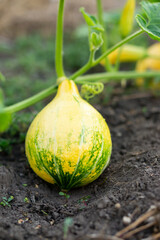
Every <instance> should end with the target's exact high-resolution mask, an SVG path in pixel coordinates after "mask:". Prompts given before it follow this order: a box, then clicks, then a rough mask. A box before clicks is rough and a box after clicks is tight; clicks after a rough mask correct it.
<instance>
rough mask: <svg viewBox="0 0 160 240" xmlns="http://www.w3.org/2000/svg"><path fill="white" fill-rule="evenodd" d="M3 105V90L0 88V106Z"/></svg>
mask: <svg viewBox="0 0 160 240" xmlns="http://www.w3.org/2000/svg"><path fill="white" fill-rule="evenodd" d="M3 106H4V96H3V90H2V88H0V108H2V107H3Z"/></svg>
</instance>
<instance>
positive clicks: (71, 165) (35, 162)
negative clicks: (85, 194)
mask: <svg viewBox="0 0 160 240" xmlns="http://www.w3.org/2000/svg"><path fill="white" fill-rule="evenodd" d="M111 150H112V142H111V136H110V131H109V128H108V126H107V124H106V122H105V120H104V118H103V117H102V116H101V114H100V113H99V112H98V111H97V110H96V109H95V108H93V107H92V106H91V105H90V104H89V103H87V102H86V101H85V100H83V99H82V98H81V96H80V94H79V92H78V89H77V86H76V84H75V83H74V82H73V81H72V80H64V81H63V82H62V83H61V84H60V85H59V87H58V92H57V95H56V97H55V98H54V99H53V100H52V101H51V102H50V103H49V104H48V105H47V106H46V107H45V108H44V109H43V110H42V111H41V112H40V113H39V114H38V115H37V116H36V118H35V119H34V120H33V122H32V124H31V126H30V128H29V130H28V133H27V137H26V155H27V158H28V160H29V163H30V166H31V168H32V169H33V170H34V172H35V173H36V174H37V175H38V176H39V177H41V178H42V179H44V180H45V181H47V182H49V183H53V184H57V185H58V186H59V187H60V188H61V189H62V190H66V191H67V190H70V189H71V188H74V187H80V186H83V185H86V184H88V183H90V182H92V181H94V180H95V179H97V178H98V177H99V176H100V174H101V173H102V172H103V171H104V169H105V168H106V167H107V165H108V164H109V160H110V156H111Z"/></svg>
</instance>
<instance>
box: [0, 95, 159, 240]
mask: <svg viewBox="0 0 160 240" xmlns="http://www.w3.org/2000/svg"><path fill="white" fill-rule="evenodd" d="M96 108H97V109H98V110H99V111H100V112H101V113H102V115H103V116H104V117H105V118H106V121H107V123H108V125H109V127H110V130H111V134H112V140H113V152H112V157H111V162H110V166H109V167H108V168H107V169H106V170H105V171H104V173H103V174H102V175H101V176H100V177H99V179H98V180H96V181H94V182H93V183H91V184H89V185H88V186H85V187H83V188H79V189H73V190H71V191H70V192H69V193H68V194H69V195H70V198H69V199H68V200H67V199H66V198H65V197H64V196H60V195H59V189H58V188H57V187H56V186H54V185H51V184H48V183H46V182H44V181H43V180H41V179H40V178H39V177H37V176H36V174H35V173H34V172H33V171H32V170H31V168H30V167H29V165H28V162H27V159H26V157H25V153H24V145H23V144H22V145H19V144H15V145H14V147H13V151H12V154H11V155H6V154H3V153H2V154H1V156H0V164H1V166H0V189H1V190H0V200H1V199H2V197H4V196H5V197H7V198H8V197H9V196H11V195H12V196H14V199H13V201H11V202H10V205H11V206H10V207H9V206H5V207H4V206H2V205H0V239H1V240H2V239H3V240H21V239H25V240H39V239H52V240H54V239H58V240H61V239H67V240H72V239H78V240H88V239H99V240H103V239H108V240H109V239H113V240H117V239H124V238H123V237H122V238H116V237H113V236H115V234H116V233H117V232H118V231H119V230H121V229H123V228H124V227H125V226H126V224H129V223H130V221H131V222H134V221H135V220H136V219H137V218H138V217H139V216H141V215H142V214H143V213H145V212H146V211H147V210H148V209H149V208H150V207H151V206H152V207H153V205H155V206H157V205H158V204H159V203H158V202H159V201H160V147H159V146H160V98H155V97H153V96H149V95H144V96H143V95H141V94H140V95H139V94H135V95H131V96H129V97H128V96H122V97H114V98H113V99H112V101H111V103H110V104H109V105H106V106H101V105H98V106H96ZM24 199H25V201H24ZM68 217H69V218H70V219H69V220H70V227H69V228H68V229H67V221H69V220H68ZM124 217H125V218H124ZM66 218H67V220H66ZM71 219H72V222H71ZM64 223H65V224H64ZM158 223H160V220H159V221H158ZM143 224H144V223H143ZM143 224H142V226H143ZM66 229H67V230H68V231H67V230H66ZM158 231H160V229H159V228H158V225H157V226H155V225H154V227H150V228H148V229H147V230H142V231H140V233H138V234H134V236H132V237H130V238H126V239H133V240H135V239H139V240H140V239H141V240H142V239H145V238H146V239H148V238H147V237H148V236H151V235H152V234H153V233H154V232H155V233H156V232H158ZM109 236H110V237H109ZM149 239H153V238H149ZM154 239H160V238H154Z"/></svg>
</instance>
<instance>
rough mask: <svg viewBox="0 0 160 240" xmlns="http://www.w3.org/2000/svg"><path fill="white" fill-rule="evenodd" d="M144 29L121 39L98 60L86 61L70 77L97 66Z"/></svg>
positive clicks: (73, 77) (75, 76)
mask: <svg viewBox="0 0 160 240" xmlns="http://www.w3.org/2000/svg"><path fill="white" fill-rule="evenodd" d="M143 32H144V31H143V30H139V31H137V32H135V33H133V34H132V35H130V36H128V37H126V38H124V39H123V40H122V41H120V42H119V43H117V44H116V45H114V46H113V47H111V48H110V49H108V50H107V51H106V52H105V53H104V54H102V55H101V56H100V57H99V58H98V59H97V60H95V61H94V62H93V63H92V64H91V63H90V61H88V62H87V63H86V65H84V66H83V67H82V68H81V69H79V70H78V71H77V72H75V73H74V74H73V75H71V76H70V77H69V79H72V80H74V79H76V78H77V77H79V76H81V75H83V74H84V73H85V72H87V71H88V70H89V69H90V68H92V67H94V66H96V65H97V64H99V63H100V62H101V61H102V60H103V59H104V58H105V57H106V56H108V55H109V54H110V53H111V52H113V51H114V50H116V49H117V48H119V47H121V46H123V45H124V44H125V43H127V42H129V41H130V40H132V39H133V38H135V37H137V36H139V35H140V34H142V33H143Z"/></svg>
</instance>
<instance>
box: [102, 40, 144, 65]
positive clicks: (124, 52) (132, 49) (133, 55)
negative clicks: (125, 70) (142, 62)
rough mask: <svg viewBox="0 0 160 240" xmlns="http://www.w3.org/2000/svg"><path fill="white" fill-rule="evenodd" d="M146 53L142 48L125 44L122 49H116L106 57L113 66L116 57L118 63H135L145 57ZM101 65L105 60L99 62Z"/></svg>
mask: <svg viewBox="0 0 160 240" xmlns="http://www.w3.org/2000/svg"><path fill="white" fill-rule="evenodd" d="M146 53H147V51H146V49H145V48H143V47H139V46H134V45H131V44H125V45H124V46H123V47H121V48H118V49H116V50H115V51H113V52H112V53H110V54H109V55H108V59H109V61H110V63H111V64H115V63H116V61H117V57H118V55H119V54H120V56H119V59H120V62H135V61H137V60H139V59H140V58H143V57H144V56H145V55H146ZM101 64H102V65H104V64H105V60H103V61H101Z"/></svg>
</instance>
